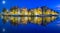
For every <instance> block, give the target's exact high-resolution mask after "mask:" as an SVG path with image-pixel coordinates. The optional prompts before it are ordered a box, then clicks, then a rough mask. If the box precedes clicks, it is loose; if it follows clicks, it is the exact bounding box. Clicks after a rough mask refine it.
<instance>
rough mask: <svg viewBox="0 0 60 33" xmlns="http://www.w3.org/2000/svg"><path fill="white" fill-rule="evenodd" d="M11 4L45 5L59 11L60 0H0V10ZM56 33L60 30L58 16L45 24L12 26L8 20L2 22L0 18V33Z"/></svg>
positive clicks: (23, 5) (20, 5) (22, 5)
mask: <svg viewBox="0 0 60 33" xmlns="http://www.w3.org/2000/svg"><path fill="white" fill-rule="evenodd" d="M13 6H18V7H19V8H23V7H26V8H28V9H31V8H37V7H41V6H47V7H48V8H50V9H53V10H56V12H59V13H60V0H0V12H2V9H3V8H6V9H8V10H9V9H10V8H11V7H13ZM51 32H54V33H58V32H60V17H59V16H58V18H57V19H56V20H55V21H53V22H52V23H49V24H48V25H46V26H41V25H36V24H27V25H23V24H22V25H18V26H12V25H11V24H10V23H9V22H8V23H6V24H3V23H2V20H1V19H0V33H51Z"/></svg>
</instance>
